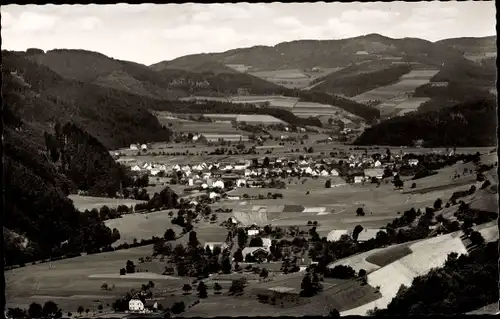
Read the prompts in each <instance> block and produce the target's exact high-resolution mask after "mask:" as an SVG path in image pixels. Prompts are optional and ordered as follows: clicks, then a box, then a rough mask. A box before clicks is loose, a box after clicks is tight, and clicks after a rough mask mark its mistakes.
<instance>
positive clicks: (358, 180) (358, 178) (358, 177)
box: [354, 176, 365, 184]
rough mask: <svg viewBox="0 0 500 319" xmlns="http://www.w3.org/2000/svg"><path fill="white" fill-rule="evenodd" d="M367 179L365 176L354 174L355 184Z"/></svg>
mask: <svg viewBox="0 0 500 319" xmlns="http://www.w3.org/2000/svg"><path fill="white" fill-rule="evenodd" d="M364 181H365V177H364V176H354V184H360V183H363V182H364Z"/></svg>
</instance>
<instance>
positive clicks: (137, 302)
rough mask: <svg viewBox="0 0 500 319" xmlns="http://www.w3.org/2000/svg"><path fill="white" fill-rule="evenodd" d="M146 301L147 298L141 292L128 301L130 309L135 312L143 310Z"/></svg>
mask: <svg viewBox="0 0 500 319" xmlns="http://www.w3.org/2000/svg"><path fill="white" fill-rule="evenodd" d="M144 302H145V299H144V298H143V297H142V296H140V295H139V294H136V295H134V296H133V297H132V299H130V301H129V302H128V310H129V311H133V312H143V311H144Z"/></svg>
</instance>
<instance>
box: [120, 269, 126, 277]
mask: <svg viewBox="0 0 500 319" xmlns="http://www.w3.org/2000/svg"><path fill="white" fill-rule="evenodd" d="M125 274H127V271H126V270H125V268H122V269H120V276H125Z"/></svg>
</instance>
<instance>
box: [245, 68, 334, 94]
mask: <svg viewBox="0 0 500 319" xmlns="http://www.w3.org/2000/svg"><path fill="white" fill-rule="evenodd" d="M335 70H336V69H325V70H323V71H321V72H305V71H302V70H299V69H286V70H268V71H256V72H249V74H251V75H253V76H256V77H259V78H261V79H264V80H266V81H269V82H272V83H276V84H279V85H282V86H284V87H286V88H299V89H305V88H307V87H308V86H309V85H310V83H311V81H313V80H314V79H316V78H318V77H321V76H324V75H326V74H328V73H331V72H334V71H335Z"/></svg>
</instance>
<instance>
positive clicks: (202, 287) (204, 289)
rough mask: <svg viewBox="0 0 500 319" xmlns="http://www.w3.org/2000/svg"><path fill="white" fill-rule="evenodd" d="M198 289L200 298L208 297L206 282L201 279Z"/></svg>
mask: <svg viewBox="0 0 500 319" xmlns="http://www.w3.org/2000/svg"><path fill="white" fill-rule="evenodd" d="M196 290H197V291H198V296H199V297H200V298H207V297H208V294H207V285H205V283H204V282H203V281H200V283H199V284H198V288H197V289H196Z"/></svg>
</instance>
